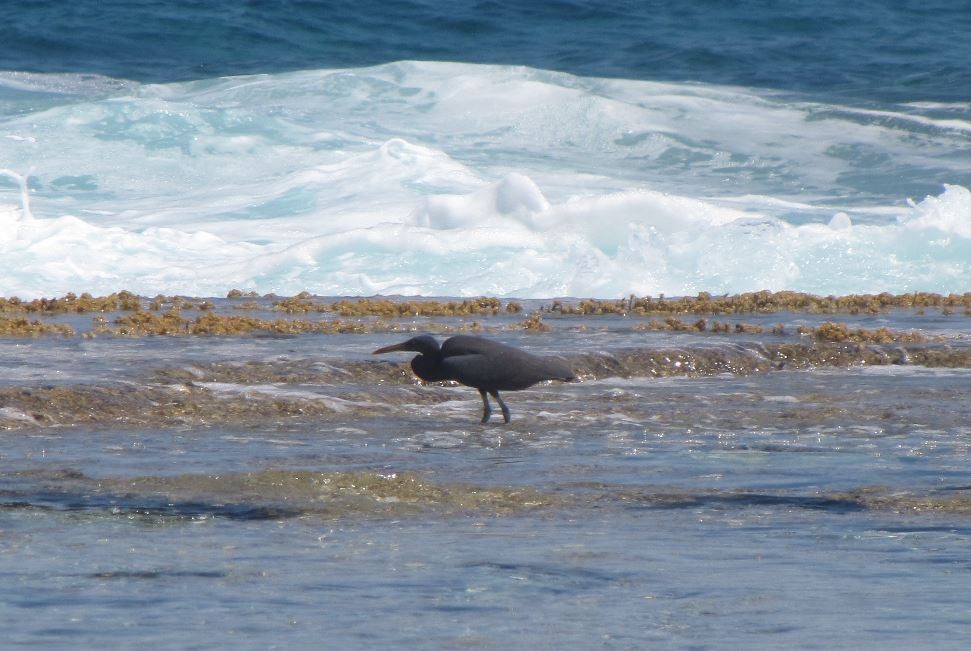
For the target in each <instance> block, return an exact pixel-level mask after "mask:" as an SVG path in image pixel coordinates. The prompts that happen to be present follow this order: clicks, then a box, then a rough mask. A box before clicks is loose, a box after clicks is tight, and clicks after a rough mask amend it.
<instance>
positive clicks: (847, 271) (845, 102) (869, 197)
mask: <svg viewBox="0 0 971 651" xmlns="http://www.w3.org/2000/svg"><path fill="white" fill-rule="evenodd" d="M969 15H971V12H969V11H968V9H967V7H964V6H963V5H962V3H934V2H922V3H918V2H892V3H883V2H862V3H854V4H853V5H852V6H846V5H845V4H844V3H836V2H822V3H813V4H812V5H809V4H806V3H795V2H781V3H768V4H766V3H756V4H752V3H734V4H730V3H721V2H698V3H690V4H685V3H682V4H680V5H677V6H675V5H670V4H667V3H642V2H630V3H595V2H570V1H565V2H555V3H516V2H482V3H466V4H462V5H461V6H453V5H452V4H451V3H438V2H387V3H384V2H382V3H367V2H365V3H357V4H355V5H354V7H353V9H351V8H348V7H347V6H346V5H345V4H344V3H329V2H280V3H272V2H268V3H260V2H246V3H238V2H210V3H196V2H165V3H154V2H104V3H103V2H98V3H93V2H79V3H63V2H38V3H31V4H29V5H25V6H23V7H18V8H17V9H15V10H12V11H11V12H10V17H9V19H8V20H5V21H4V25H3V26H0V30H2V31H0V40H2V42H3V44H4V47H3V48H2V52H0V71H2V72H0V143H2V147H0V170H3V172H2V173H0V221H2V223H3V224H4V229H3V234H2V235H0V247H3V248H2V250H3V253H4V255H3V262H2V263H0V264H3V280H2V286H0V293H3V294H7V295H10V294H24V295H39V294H52V293H63V292H66V291H77V290H79V289H81V288H83V290H87V291H98V292H102V291H104V292H107V291H113V290H116V289H118V288H119V287H126V288H128V289H130V290H133V291H139V292H143V293H150V292H158V291H162V292H168V293H176V292H178V293H187V294H194V295H223V294H224V293H225V291H226V290H227V288H233V287H238V288H240V289H247V290H255V291H258V292H260V293H265V292H278V293H291V294H292V293H296V292H299V291H303V290H310V291H313V292H316V293H319V294H331V295H335V294H377V293H380V294H424V295H458V296H465V295H476V294H494V295H500V296H520V297H534V298H537V297H548V296H598V297H617V296H624V295H627V294H629V293H637V294H658V293H666V294H668V295H674V294H691V293H695V292H697V291H712V292H740V291H748V290H758V289H775V290H778V289H795V290H803V291H810V292H816V293H823V294H828V293H846V292H871V291H894V292H902V291H911V290H932V291H941V292H949V291H964V290H965V289H966V288H967V287H969V286H971V268H969V266H968V264H967V260H968V259H969V256H968V253H969V250H971V249H969V241H968V240H969V228H971V227H969V225H968V224H969V222H971V199H969V194H968V188H969V187H971V154H969V152H971V148H969V147H968V144H969V137H971V119H969V113H971V108H969V106H971V105H969V102H971V98H969V93H968V90H967V89H968V88H971V78H969V77H971V75H969V72H968V69H969V66H968V65H967V62H968V61H969V60H971V51H969V50H971V46H969V44H968V39H967V38H965V35H966V34H967V33H968V30H969V28H971V24H969V23H971V17H969ZM753 262H754V264H753ZM27 269H29V270H30V271H29V273H28V272H26V271H25V270H27Z"/></svg>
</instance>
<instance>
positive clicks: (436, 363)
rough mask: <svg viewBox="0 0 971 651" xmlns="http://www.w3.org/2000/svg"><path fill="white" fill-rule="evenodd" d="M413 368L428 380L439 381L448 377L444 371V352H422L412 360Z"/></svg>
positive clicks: (422, 377)
mask: <svg viewBox="0 0 971 651" xmlns="http://www.w3.org/2000/svg"><path fill="white" fill-rule="evenodd" d="M411 370H412V371H414V372H415V375H417V376H418V377H420V378H421V379H423V380H425V381H426V382H439V381H441V380H447V379H448V378H447V377H445V375H444V374H443V373H442V354H441V352H440V351H435V352H434V353H422V354H421V355H418V356H416V357H415V358H414V359H412V360H411Z"/></svg>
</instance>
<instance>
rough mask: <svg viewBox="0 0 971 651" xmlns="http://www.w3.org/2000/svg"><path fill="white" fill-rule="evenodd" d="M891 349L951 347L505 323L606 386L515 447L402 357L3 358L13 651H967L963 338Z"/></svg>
mask: <svg viewBox="0 0 971 651" xmlns="http://www.w3.org/2000/svg"><path fill="white" fill-rule="evenodd" d="M217 309H221V308H220V307H219V306H218V305H217ZM874 318H877V317H866V318H864V317H851V318H850V321H851V322H852V323H856V324H863V325H865V326H866V327H873V319H874ZM772 319H773V323H774V322H777V321H785V322H786V323H787V325H788V324H789V323H790V322H792V323H795V322H805V321H807V320H811V319H810V317H808V316H806V315H773V317H772ZM877 320H878V321H881V323H882V324H883V325H887V326H888V327H890V328H892V329H902V328H911V327H920V328H921V329H922V331H924V332H925V333H927V334H931V335H940V336H941V337H942V339H939V340H935V341H934V342H933V343H931V344H919V345H918V344H908V345H903V344H901V345H899V346H898V345H891V346H884V347H882V348H880V347H876V348H874V347H860V346H855V345H843V346H835V347H832V348H827V347H826V345H823V344H818V343H813V342H812V341H806V340H805V338H804V337H802V338H801V337H800V336H798V335H796V334H794V331H795V329H794V328H792V327H787V332H789V333H790V334H788V335H784V336H775V335H768V334H764V335H744V334H738V335H736V334H731V335H713V334H711V333H701V334H698V333H694V334H688V333H670V332H639V331H635V330H632V329H631V325H632V320H631V319H629V318H626V317H597V318H591V319H579V318H568V317H562V318H555V317H549V318H547V321H546V322H547V324H549V325H551V326H552V328H553V329H552V331H551V332H545V333H538V334H529V333H526V332H523V331H522V330H513V329H510V328H511V326H512V324H513V323H514V321H515V319H514V317H510V316H507V315H502V316H497V317H486V318H480V319H479V321H480V323H481V325H482V326H483V327H484V328H485V329H486V331H487V332H488V334H489V336H493V337H496V338H499V339H502V340H504V341H507V342H510V343H515V344H517V345H521V346H524V347H527V348H529V349H530V350H532V351H534V352H539V353H544V354H556V355H561V356H563V357H564V358H565V359H567V360H568V361H569V362H570V363H571V365H572V366H573V367H574V368H575V369H576V370H577V371H578V374H579V375H580V377H581V378H582V381H581V382H578V383H573V384H566V385H560V384H551V385H540V386H537V387H535V388H533V389H531V390H528V391H523V392H516V393H509V394H508V395H507V396H506V398H507V401H508V403H509V406H510V408H511V409H512V414H513V421H512V423H511V424H509V425H508V426H507V425H501V424H498V423H493V424H490V425H487V426H482V425H479V424H478V422H477V421H478V416H479V410H480V402H479V398H478V395H477V394H476V392H475V391H474V390H471V389H468V388H465V387H454V386H439V385H430V386H421V385H419V384H417V383H416V382H415V381H414V379H413V378H412V377H411V375H410V373H409V372H408V370H407V366H406V362H407V355H402V356H401V357H400V358H398V359H384V358H374V357H372V356H370V354H369V353H370V351H371V350H373V349H374V348H376V347H378V346H381V345H385V344H387V343H390V342H392V341H395V340H398V339H402V338H404V337H405V336H406V335H405V334H404V333H371V334H353V335H349V334H345V335H340V334H338V335H301V336H294V337H147V338H136V339H128V338H121V337H97V338H93V339H84V338H81V337H73V338H67V339H61V338H40V339H32V340H24V339H9V338H8V339H3V340H2V341H0V349H2V355H0V357H2V360H0V365H2V366H3V368H4V379H3V381H2V387H0V423H2V424H3V425H4V427H5V430H4V431H2V432H0V436H2V438H3V445H2V448H0V574H2V578H3V583H4V586H5V591H4V597H3V598H2V600H0V625H2V626H3V628H4V630H5V631H7V632H8V637H7V639H8V640H9V642H10V643H11V644H31V645H35V644H56V643H65V642H71V643H77V642H79V641H80V642H82V643H84V642H93V641H106V642H108V643H109V644H111V645H119V646H127V645H134V644H144V643H146V642H148V643H151V644H153V645H155V646H175V647H185V646H196V645H205V646H209V645H211V644H216V645H219V644H225V643H226V641H228V640H234V639H236V640H246V643H247V644H252V645H254V646H271V645H273V644H279V643H281V642H283V643H286V644H287V645H295V644H306V645H312V644H319V643H320V641H321V640H326V641H327V643H328V644H332V645H334V646H338V645H340V646H354V647H369V646H378V645H392V646H397V647H401V646H438V647H455V646H469V647H486V648H494V647H509V646H519V647H522V646H540V647H557V646H575V645H579V646H584V647H591V646H593V647H601V646H602V647H607V648H630V647H644V646H692V645H705V644H708V643H710V642H711V641H712V640H718V641H719V644H720V645H724V646H730V647H748V646H755V645H757V646H783V645H787V646H788V645H795V646H803V645H808V646H830V645H837V646H860V645H867V646H872V645H874V644H876V643H880V644H890V645H893V646H902V645H904V644H910V643H913V642H915V641H919V643H920V644H921V645H923V646H938V647H945V646H950V645H953V644H954V643H955V641H956V640H959V639H962V637H963V636H964V635H966V634H967V633H968V625H967V622H968V611H967V605H966V603H967V602H966V599H965V593H966V584H967V576H968V574H967V573H968V571H969V569H971V557H969V555H968V543H969V540H971V475H969V471H968V462H969V443H968V441H969V434H971V427H969V426H968V423H969V422H971V406H969V404H971V403H969V402H968V401H967V399H966V397H967V395H968V393H969V390H971V368H968V366H969V365H968V364H967V363H966V361H965V360H966V348H967V341H966V338H967V332H968V330H969V328H968V326H967V320H966V317H961V316H952V317H947V318H942V317H937V316H923V317H921V316H917V315H915V314H911V313H899V314H890V315H883V316H880V317H878V318H877ZM446 321H448V320H446ZM450 322H451V323H453V324H459V323H460V320H458V319H455V320H452V321H450ZM429 324H430V322H428V321H423V320H416V321H406V322H402V325H403V326H405V327H406V328H412V327H413V328H415V329H423V328H426V327H428V326H429ZM915 324H916V325H915ZM783 345H788V346H791V347H790V348H787V349H786V351H787V355H788V357H787V358H786V363H780V362H779V359H778V358H777V356H776V353H775V352H773V351H776V352H777V351H778V350H780V348H779V347H780V346H783ZM877 348H879V350H877ZM928 349H933V350H935V351H937V353H936V356H934V357H931V356H927V355H926V354H925V351H926V350H928ZM793 351H796V352H793ZM798 351H802V352H798ZM840 351H841V352H840ZM867 351H869V352H867ZM874 351H876V352H874ZM837 352H839V353H840V354H837ZM864 353H866V354H864ZM904 353H906V354H904ZM921 355H925V356H924V357H921ZM915 358H916V359H925V360H930V361H927V364H928V365H916V364H913V363H910V364H904V363H901V362H905V361H908V360H913V359H915ZM826 360H829V361H828V362H827V361H826ZM864 362H865V363H864Z"/></svg>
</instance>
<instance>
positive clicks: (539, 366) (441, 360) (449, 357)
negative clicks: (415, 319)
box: [372, 335, 575, 424]
mask: <svg viewBox="0 0 971 651" xmlns="http://www.w3.org/2000/svg"><path fill="white" fill-rule="evenodd" d="M399 350H402V351H411V352H416V353H419V354H418V355H416V356H415V357H414V358H413V359H412V360H411V370H412V371H414V372H415V375H417V376H418V377H420V378H421V379H422V380H425V381H426V382H440V381H442V380H455V381H456V382H458V383H459V384H464V385H465V386H469V387H474V388H476V389H478V390H479V395H480V396H482V423H483V424H484V423H488V422H489V417H490V416H492V408H491V407H490V406H489V396H492V397H493V398H495V400H496V402H497V403H499V408H500V409H501V410H502V417H503V420H505V422H507V423H508V422H509V421H510V415H509V407H507V406H506V403H505V402H503V400H502V398H501V397H499V392H500V391H519V390H520V389H526V388H528V387H531V386H533V385H534V384H536V383H537V382H542V381H544V380H560V381H562V382H569V381H571V380H573V379H575V378H574V375H573V371H571V370H570V368H569V367H568V366H567V365H566V364H564V363H563V362H561V361H559V360H557V359H553V358H549V357H539V356H537V355H533V354H531V353H527V352H526V351H524V350H520V349H519V348H514V347H513V346H507V345H506V344H501V343H499V342H498V341H493V340H491V339H486V338H484V337H475V336H472V335H456V336H454V337H450V338H448V339H446V340H445V341H444V342H443V343H442V345H441V346H439V344H438V341H437V340H436V339H435V338H434V337H432V336H431V335H419V336H417V337H412V338H411V339H409V340H408V341H404V342H402V343H400V344H393V345H391V346H385V347H383V348H378V349H377V350H376V351H374V353H372V354H374V355H381V354H384V353H391V352H395V351H399Z"/></svg>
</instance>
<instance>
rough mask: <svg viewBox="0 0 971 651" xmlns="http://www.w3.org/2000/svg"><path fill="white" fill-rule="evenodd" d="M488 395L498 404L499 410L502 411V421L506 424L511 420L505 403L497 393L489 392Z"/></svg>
mask: <svg viewBox="0 0 971 651" xmlns="http://www.w3.org/2000/svg"><path fill="white" fill-rule="evenodd" d="M489 394H490V395H491V396H492V397H493V398H495V399H496V402H498V403H499V409H502V419H503V420H504V421H506V422H507V423H508V422H509V421H510V420H511V418H512V417H511V416H510V415H509V407H507V406H506V403H504V402H503V401H502V398H500V397H499V392H498V391H490V392H489Z"/></svg>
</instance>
